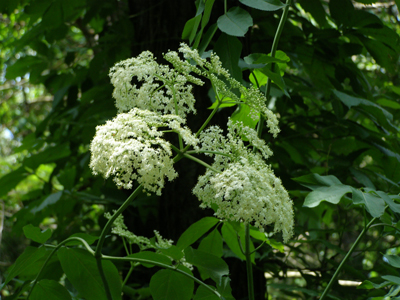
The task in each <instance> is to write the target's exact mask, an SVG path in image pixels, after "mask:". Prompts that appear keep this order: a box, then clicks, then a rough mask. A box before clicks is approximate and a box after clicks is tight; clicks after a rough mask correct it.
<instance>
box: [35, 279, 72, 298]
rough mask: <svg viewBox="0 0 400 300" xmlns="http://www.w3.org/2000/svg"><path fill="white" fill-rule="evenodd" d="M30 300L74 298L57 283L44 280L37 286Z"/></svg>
mask: <svg viewBox="0 0 400 300" xmlns="http://www.w3.org/2000/svg"><path fill="white" fill-rule="evenodd" d="M30 299H31V300H43V299H51V300H70V299H72V298H71V295H70V293H69V292H68V290H67V289H66V288H65V287H63V286H62V285H61V284H59V283H58V282H57V281H54V280H48V279H43V280H40V281H39V282H38V283H37V284H36V286H35V288H34V289H33V291H32V294H31V296H30Z"/></svg>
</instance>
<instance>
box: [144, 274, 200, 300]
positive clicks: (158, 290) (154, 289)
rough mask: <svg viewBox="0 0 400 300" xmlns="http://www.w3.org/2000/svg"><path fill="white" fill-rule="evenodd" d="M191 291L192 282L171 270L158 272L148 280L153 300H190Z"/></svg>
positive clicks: (192, 288)
mask: <svg viewBox="0 0 400 300" xmlns="http://www.w3.org/2000/svg"><path fill="white" fill-rule="evenodd" d="M193 291H194V282H193V280H192V279H190V278H188V277H187V276H185V275H182V274H180V273H178V272H175V271H172V270H160V271H158V272H157V273H156V274H154V275H153V276H152V277H151V280H150V292H151V295H152V296H153V299H154V300H176V299H179V300H190V299H191V298H192V296H193Z"/></svg>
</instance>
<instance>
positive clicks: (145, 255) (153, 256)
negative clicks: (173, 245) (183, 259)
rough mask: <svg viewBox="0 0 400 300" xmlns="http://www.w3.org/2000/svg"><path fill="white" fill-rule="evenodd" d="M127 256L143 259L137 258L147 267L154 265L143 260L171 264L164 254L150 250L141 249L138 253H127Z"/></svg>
mask: <svg viewBox="0 0 400 300" xmlns="http://www.w3.org/2000/svg"><path fill="white" fill-rule="evenodd" d="M181 252H182V251H181ZM128 257H133V258H138V259H140V260H144V261H143V262H142V261H140V260H139V262H140V263H141V264H142V265H143V266H145V267H147V268H152V267H154V265H153V264H151V263H148V262H145V261H154V262H158V263H161V264H164V265H168V266H171V265H172V261H171V259H170V258H168V257H166V256H165V255H162V254H158V253H155V252H151V251H141V252H138V253H133V254H130V255H128Z"/></svg>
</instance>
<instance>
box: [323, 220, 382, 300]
mask: <svg viewBox="0 0 400 300" xmlns="http://www.w3.org/2000/svg"><path fill="white" fill-rule="evenodd" d="M376 219H378V218H373V219H372V220H371V221H370V222H369V223H368V224H367V226H365V227H364V229H363V230H362V231H361V233H360V234H359V236H358V237H357V239H356V241H355V242H354V244H353V245H352V246H351V248H350V250H349V252H347V254H346V256H345V257H344V258H343V260H342V261H341V263H340V265H339V267H338V268H337V269H336V271H335V274H333V276H332V278H331V280H330V281H329V283H328V285H327V286H326V288H325V290H324V292H323V293H322V295H321V298H319V300H323V299H324V298H325V296H326V295H327V294H328V292H329V290H330V288H331V287H332V284H333V283H334V281H335V280H336V278H337V277H338V275H339V273H340V271H341V270H342V268H343V266H344V264H345V263H346V261H347V259H348V258H349V257H350V255H351V254H352V253H353V252H354V250H355V248H356V247H357V245H358V243H359V242H360V241H361V239H362V237H363V236H364V234H365V233H366V232H367V231H368V229H369V228H370V227H371V226H372V224H373V223H374V222H375V220H376Z"/></svg>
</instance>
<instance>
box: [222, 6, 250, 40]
mask: <svg viewBox="0 0 400 300" xmlns="http://www.w3.org/2000/svg"><path fill="white" fill-rule="evenodd" d="M217 24H218V28H219V29H220V30H221V31H222V32H224V33H226V34H228V35H232V36H244V35H245V34H246V32H247V30H248V29H249V28H250V27H251V26H253V18H252V17H251V16H250V14H249V13H248V12H247V11H245V10H244V9H242V8H240V7H238V6H235V7H232V8H231V9H230V10H229V11H228V12H227V13H226V14H224V15H222V16H221V17H219V18H218V22H217Z"/></svg>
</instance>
